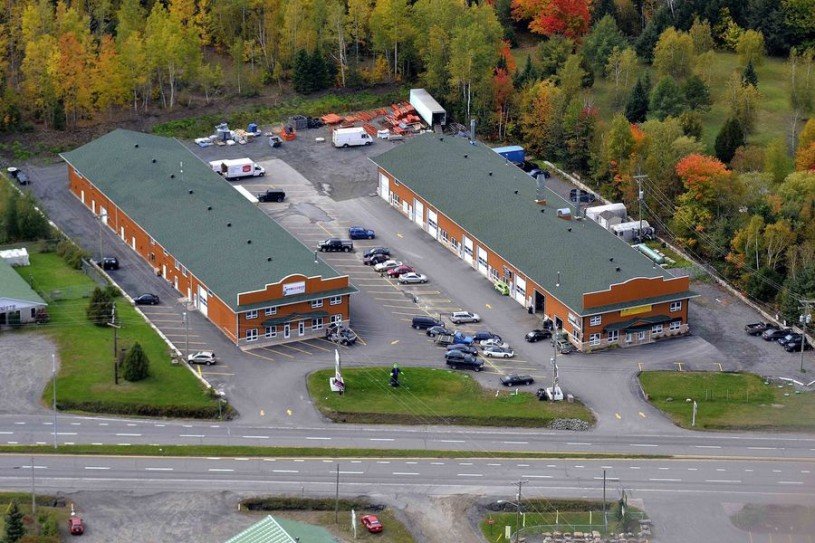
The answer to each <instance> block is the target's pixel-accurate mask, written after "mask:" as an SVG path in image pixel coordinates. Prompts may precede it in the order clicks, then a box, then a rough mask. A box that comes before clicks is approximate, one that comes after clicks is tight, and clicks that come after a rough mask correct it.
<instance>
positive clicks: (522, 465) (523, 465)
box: [517, 464, 529, 468]
mask: <svg viewBox="0 0 815 543" xmlns="http://www.w3.org/2000/svg"><path fill="white" fill-rule="evenodd" d="M517 467H519V468H528V467H529V464H517Z"/></svg>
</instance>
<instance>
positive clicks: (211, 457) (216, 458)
mask: <svg viewBox="0 0 815 543" xmlns="http://www.w3.org/2000/svg"><path fill="white" fill-rule="evenodd" d="M220 459H221V457H220V456H207V460H220Z"/></svg>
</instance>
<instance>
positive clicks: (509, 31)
mask: <svg viewBox="0 0 815 543" xmlns="http://www.w3.org/2000/svg"><path fill="white" fill-rule="evenodd" d="M495 15H496V16H497V17H498V21H499V22H500V23H501V26H502V27H503V28H504V39H505V40H507V41H508V42H509V44H510V45H511V46H512V47H515V46H516V45H518V43H517V40H516V37H515V19H513V18H512V0H496V2H495Z"/></svg>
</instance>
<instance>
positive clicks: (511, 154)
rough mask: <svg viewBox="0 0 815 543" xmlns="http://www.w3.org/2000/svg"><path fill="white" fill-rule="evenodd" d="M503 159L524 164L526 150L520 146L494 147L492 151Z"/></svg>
mask: <svg viewBox="0 0 815 543" xmlns="http://www.w3.org/2000/svg"><path fill="white" fill-rule="evenodd" d="M492 150H493V151H495V152H496V153H498V154H499V155H501V156H502V157H504V158H506V159H507V160H509V161H510V162H514V163H515V164H523V163H524V160H526V153H525V152H524V148H523V147H521V146H520V145H507V146H506V147H493V149H492Z"/></svg>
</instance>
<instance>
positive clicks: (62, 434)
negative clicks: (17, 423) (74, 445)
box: [0, 432, 77, 436]
mask: <svg viewBox="0 0 815 543" xmlns="http://www.w3.org/2000/svg"><path fill="white" fill-rule="evenodd" d="M0 433H2V432H0ZM57 435H58V436H75V435H77V433H76V432H57Z"/></svg>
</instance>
